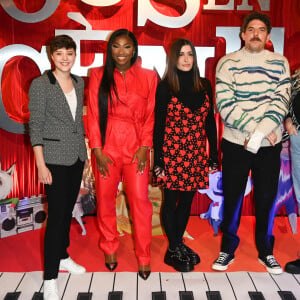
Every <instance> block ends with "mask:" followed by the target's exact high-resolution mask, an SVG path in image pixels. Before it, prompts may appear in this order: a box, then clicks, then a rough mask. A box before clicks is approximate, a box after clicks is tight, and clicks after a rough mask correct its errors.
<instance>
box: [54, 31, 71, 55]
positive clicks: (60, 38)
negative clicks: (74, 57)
mask: <svg viewBox="0 0 300 300" xmlns="http://www.w3.org/2000/svg"><path fill="white" fill-rule="evenodd" d="M61 48H66V49H74V51H75V52H76V43H75V42H74V40H73V39H72V38H71V37H70V36H68V35H66V34H62V35H57V36H55V37H54V38H53V39H52V40H51V42H50V54H53V53H54V52H55V51H56V50H58V49H61Z"/></svg>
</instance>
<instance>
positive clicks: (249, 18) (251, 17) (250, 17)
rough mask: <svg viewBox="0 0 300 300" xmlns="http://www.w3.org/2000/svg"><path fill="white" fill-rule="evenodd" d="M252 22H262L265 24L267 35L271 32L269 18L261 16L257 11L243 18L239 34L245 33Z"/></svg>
mask: <svg viewBox="0 0 300 300" xmlns="http://www.w3.org/2000/svg"><path fill="white" fill-rule="evenodd" d="M253 20H260V21H262V22H263V23H265V25H266V27H267V31H268V33H270V32H271V29H272V26H271V21H270V18H269V16H268V15H266V14H263V13H261V12H259V11H253V12H251V13H250V14H248V15H246V16H245V17H244V20H243V24H242V26H241V33H242V32H246V29H247V27H248V24H249V23H250V22H251V21H253Z"/></svg>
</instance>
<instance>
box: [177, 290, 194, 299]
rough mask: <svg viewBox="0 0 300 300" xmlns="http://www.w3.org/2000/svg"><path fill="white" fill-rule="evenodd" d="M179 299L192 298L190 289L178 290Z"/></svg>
mask: <svg viewBox="0 0 300 300" xmlns="http://www.w3.org/2000/svg"><path fill="white" fill-rule="evenodd" d="M179 299H180V300H194V294H193V292H191V291H185V292H183V291H179Z"/></svg>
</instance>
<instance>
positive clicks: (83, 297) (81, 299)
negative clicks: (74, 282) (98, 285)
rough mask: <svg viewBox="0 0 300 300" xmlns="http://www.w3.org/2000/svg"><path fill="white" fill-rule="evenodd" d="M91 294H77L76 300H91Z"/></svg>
mask: <svg viewBox="0 0 300 300" xmlns="http://www.w3.org/2000/svg"><path fill="white" fill-rule="evenodd" d="M92 295H93V293H78V295H77V300H91V299H92Z"/></svg>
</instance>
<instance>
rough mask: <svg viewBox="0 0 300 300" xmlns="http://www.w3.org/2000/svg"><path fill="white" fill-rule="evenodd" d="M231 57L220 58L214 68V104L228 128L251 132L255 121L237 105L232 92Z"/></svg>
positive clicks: (233, 88) (233, 87)
mask: <svg viewBox="0 0 300 300" xmlns="http://www.w3.org/2000/svg"><path fill="white" fill-rule="evenodd" d="M231 62H232V59H229V58H227V57H226V56H225V57H223V58H221V59H220V61H219V62H218V65H217V69H216V104H217V108H218V111H219V113H220V116H221V118H222V120H223V122H224V124H225V125H226V126H227V127H229V128H234V129H238V130H240V131H242V132H246V133H252V132H253V131H254V130H255V128H256V126H257V123H256V122H255V120H254V118H253V116H251V115H250V114H249V113H248V112H247V111H245V110H244V109H243V108H242V107H241V106H239V104H238V102H237V101H236V97H235V94H234V91H235V86H234V82H235V80H234V78H233V75H232V72H231V71H230V67H231Z"/></svg>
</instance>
